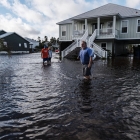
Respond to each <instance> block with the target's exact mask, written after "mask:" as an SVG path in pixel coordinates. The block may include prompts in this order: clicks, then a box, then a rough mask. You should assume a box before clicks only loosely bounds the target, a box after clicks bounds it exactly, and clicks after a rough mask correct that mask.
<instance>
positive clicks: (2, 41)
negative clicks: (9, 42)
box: [0, 39, 11, 54]
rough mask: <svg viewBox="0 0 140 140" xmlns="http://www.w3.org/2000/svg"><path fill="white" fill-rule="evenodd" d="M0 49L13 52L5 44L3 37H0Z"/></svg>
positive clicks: (9, 52)
mask: <svg viewBox="0 0 140 140" xmlns="http://www.w3.org/2000/svg"><path fill="white" fill-rule="evenodd" d="M0 51H6V52H7V53H8V54H11V50H10V48H9V47H7V46H6V45H4V40H2V39H0Z"/></svg>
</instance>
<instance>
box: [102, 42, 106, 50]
mask: <svg viewBox="0 0 140 140" xmlns="http://www.w3.org/2000/svg"><path fill="white" fill-rule="evenodd" d="M102 44H106V47H105V49H104V48H103V47H102ZM101 48H102V49H104V50H107V42H101Z"/></svg>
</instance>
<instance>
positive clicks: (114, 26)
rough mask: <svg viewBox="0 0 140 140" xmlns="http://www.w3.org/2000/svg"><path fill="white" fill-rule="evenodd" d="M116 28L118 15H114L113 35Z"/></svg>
mask: <svg viewBox="0 0 140 140" xmlns="http://www.w3.org/2000/svg"><path fill="white" fill-rule="evenodd" d="M115 28H116V16H113V35H114V37H115Z"/></svg>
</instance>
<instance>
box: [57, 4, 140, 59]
mask: <svg viewBox="0 0 140 140" xmlns="http://www.w3.org/2000/svg"><path fill="white" fill-rule="evenodd" d="M57 24H58V25H59V41H60V44H61V45H60V51H61V56H62V57H67V56H68V55H69V54H70V53H71V52H74V50H75V49H76V48H78V47H79V48H80V47H81V40H85V41H86V42H87V45H88V46H89V47H90V46H91V45H93V46H94V50H95V53H96V54H97V55H98V56H100V57H107V54H108V51H109V52H110V54H111V55H112V56H117V55H122V54H126V53H128V52H127V51H128V50H127V48H128V46H130V44H131V45H132V44H140V10H137V9H133V8H129V7H124V6H121V5H117V4H112V3H109V4H106V5H103V6H101V7H99V8H96V9H93V10H91V11H88V12H85V13H83V14H80V15H77V16H75V17H72V18H69V19H67V20H64V21H61V22H58V23H57ZM135 46H137V45H135ZM134 49H135V48H134Z"/></svg>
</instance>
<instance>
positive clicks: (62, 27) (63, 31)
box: [61, 26, 66, 36]
mask: <svg viewBox="0 0 140 140" xmlns="http://www.w3.org/2000/svg"><path fill="white" fill-rule="evenodd" d="M61 33H62V34H61V35H62V36H66V26H61Z"/></svg>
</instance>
